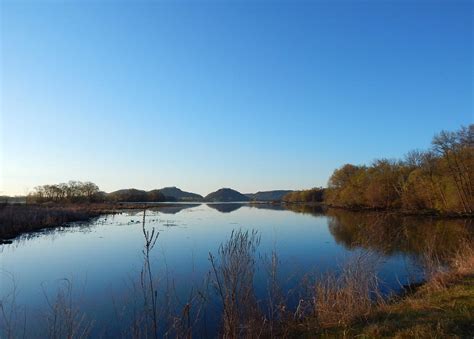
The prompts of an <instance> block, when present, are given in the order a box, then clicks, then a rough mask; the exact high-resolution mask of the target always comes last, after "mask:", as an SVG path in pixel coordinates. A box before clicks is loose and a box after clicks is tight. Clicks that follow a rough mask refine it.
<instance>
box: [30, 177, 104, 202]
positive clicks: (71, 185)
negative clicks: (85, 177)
mask: <svg viewBox="0 0 474 339" xmlns="http://www.w3.org/2000/svg"><path fill="white" fill-rule="evenodd" d="M98 199H99V187H98V186H97V185H96V184H94V183H93V182H90V181H86V182H82V181H72V180H71V181H69V182H67V183H60V184H57V185H42V186H36V187H35V188H34V191H33V192H31V193H30V194H28V196H27V197H26V202H27V203H44V202H93V201H96V200H98Z"/></svg>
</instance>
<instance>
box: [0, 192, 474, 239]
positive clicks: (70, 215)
mask: <svg viewBox="0 0 474 339" xmlns="http://www.w3.org/2000/svg"><path fill="white" fill-rule="evenodd" d="M208 203H209V204H219V203H218V202H187V201H183V202H166V203H163V202H146V203H144V202H105V203H104V202H101V203H80V204H78V203H66V204H8V205H2V206H0V245H1V244H4V243H10V242H11V240H13V239H15V238H16V237H18V236H20V235H22V234H26V233H32V232H37V231H40V230H43V229H49V228H55V227H60V226H64V225H65V224H67V223H70V222H81V221H89V220H91V219H92V218H95V217H98V216H100V215H103V214H116V213H121V212H122V211H125V210H134V209H151V208H157V209H159V208H166V207H173V206H183V205H186V204H189V205H199V204H208ZM232 203H234V204H247V205H249V206H257V205H269V206H282V207H283V208H288V209H290V210H291V207H292V206H293V207H313V208H321V209H323V210H327V209H339V210H346V211H351V212H356V213H370V212H371V213H383V214H387V215H391V214H392V215H400V216H407V217H408V216H412V217H431V218H439V219H472V218H474V215H469V214H468V215H464V214H461V215H460V214H439V213H433V212H432V211H420V212H418V213H415V212H413V211H401V210H380V209H368V208H364V209H361V208H357V209H355V208H347V207H341V206H332V205H327V204H324V203H320V202H315V203H301V202H291V203H289V202H275V201H268V202H267V201H248V202H223V203H222V204H232Z"/></svg>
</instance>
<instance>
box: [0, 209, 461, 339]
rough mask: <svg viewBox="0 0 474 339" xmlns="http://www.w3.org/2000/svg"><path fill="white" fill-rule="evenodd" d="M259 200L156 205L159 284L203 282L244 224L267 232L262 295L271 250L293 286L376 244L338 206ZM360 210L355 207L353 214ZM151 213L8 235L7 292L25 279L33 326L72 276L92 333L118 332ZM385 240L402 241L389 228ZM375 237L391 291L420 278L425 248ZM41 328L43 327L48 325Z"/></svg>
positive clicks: (21, 290) (20, 289) (180, 288)
mask: <svg viewBox="0 0 474 339" xmlns="http://www.w3.org/2000/svg"><path fill="white" fill-rule="evenodd" d="M259 207H260V208H255V207H252V206H250V205H234V204H226V205H206V204H197V205H182V206H178V207H173V206H165V207H164V208H163V209H158V210H147V211H146V223H145V227H146V229H147V230H152V229H153V228H155V229H156V231H159V236H158V240H157V243H156V246H155V248H154V249H153V251H152V253H151V261H152V270H153V274H154V276H155V277H156V279H157V286H158V288H162V289H167V290H171V288H170V286H172V290H173V293H174V295H176V296H179V297H180V298H185V297H186V295H188V293H189V290H190V288H191V287H195V288H197V287H198V286H202V285H203V281H204V278H205V276H206V274H207V273H209V271H210V262H209V253H213V254H217V252H218V248H219V246H220V244H221V243H223V242H225V241H226V240H227V239H228V238H229V236H230V234H231V232H232V230H236V229H243V230H253V229H254V230H257V231H258V234H259V236H260V237H261V242H260V245H259V247H258V249H257V253H256V260H257V272H256V278H255V284H256V291H257V297H264V296H265V295H266V275H265V269H264V268H265V264H264V262H265V258H268V257H269V256H270V255H271V253H272V251H275V252H276V253H277V254H278V258H279V260H280V266H279V276H280V283H281V285H282V287H283V289H284V290H288V289H291V288H294V287H295V285H296V284H297V282H298V281H299V280H300V279H301V277H303V276H304V275H306V274H308V273H313V274H316V275H317V274H319V273H323V272H326V271H331V270H337V268H338V267H339V265H340V264H341V263H343V262H344V261H345V260H347V258H348V257H350V256H351V255H353V254H354V253H356V252H360V251H361V250H362V249H365V250H367V249H368V250H374V249H371V248H370V247H371V245H370V244H368V245H364V246H358V244H351V243H350V242H348V241H347V239H345V238H343V237H341V236H339V238H337V237H335V235H334V234H333V233H335V231H334V223H335V222H336V223H337V222H338V216H337V214H336V215H331V216H328V215H326V214H323V213H319V212H310V213H299V212H293V211H291V210H285V209H281V208H274V207H270V206H269V208H262V207H265V206H259ZM351 218H352V217H351V215H348V216H347V215H346V220H349V223H350V220H352V219H351ZM142 219H143V211H128V212H123V213H121V214H116V215H104V216H101V217H99V218H97V219H95V220H93V221H91V222H88V223H80V224H74V225H71V226H69V227H62V228H58V229H55V230H53V231H51V230H49V231H45V232H41V233H36V234H33V235H27V236H22V237H20V238H18V239H16V240H15V241H14V242H13V243H12V244H9V245H3V246H2V247H1V249H0V251H1V252H0V253H1V254H0V255H1V270H2V272H1V274H2V278H1V286H0V292H1V294H0V295H2V296H5V295H8V293H11V291H12V290H13V287H15V288H16V300H15V305H16V307H17V308H20V309H21V310H23V311H24V310H26V314H27V315H28V317H27V318H28V328H29V330H32V329H34V328H36V327H38V328H39V327H41V326H42V323H44V321H43V320H42V316H44V315H45V314H47V311H45V310H47V308H48V304H47V300H46V299H47V298H49V299H50V300H53V299H54V297H55V296H56V294H57V290H58V287H59V286H61V284H64V279H68V281H69V282H70V283H71V285H72V291H73V292H72V295H73V297H74V303H75V304H77V305H78V307H79V308H80V310H81V312H84V313H85V314H87V316H88V318H90V319H92V318H93V319H95V320H94V325H93V328H94V331H95V332H93V333H95V334H101V335H104V336H115V335H117V333H118V331H119V330H120V326H119V324H120V323H121V322H122V321H120V320H119V319H120V316H118V315H117V313H118V311H117V309H123V308H124V307H125V306H124V305H129V304H130V302H131V300H133V298H137V296H136V291H134V288H133V286H137V284H139V281H140V272H141V270H142V267H143V252H142V251H143V245H144V236H143V231H142ZM358 222H359V221H358ZM412 223H413V222H412ZM331 224H332V225H333V226H331V227H330V225H331ZM341 225H342V226H338V227H340V228H341V229H342V231H344V232H345V231H346V228H345V227H346V226H345V225H343V224H341ZM349 228H350V227H349ZM425 228H426V227H425ZM412 229H416V225H414V226H413V227H412ZM331 230H333V231H331ZM456 232H457V231H456ZM361 234H364V232H363V231H361ZM456 234H457V233H456ZM351 236H352V233H351ZM359 236H360V234H359ZM349 238H350V237H349ZM421 238H423V235H422V236H421ZM378 241H379V242H380V239H378ZM381 241H385V242H387V244H389V245H390V244H391V243H393V240H392V239H389V238H386V239H382V240H381ZM401 243H402V244H405V243H406V241H405V242H403V241H402V242H401ZM376 247H378V245H374V248H375V252H376V253H378V255H379V256H380V258H379V265H378V266H377V271H378V274H379V277H380V278H381V280H382V281H383V286H382V288H383V289H384V291H386V292H387V291H390V290H392V289H393V290H397V289H399V288H400V286H401V284H405V283H408V282H410V281H412V280H413V279H415V280H416V279H420V269H419V263H418V260H417V253H416V250H414V251H411V247H410V246H409V245H407V246H405V245H400V248H391V249H390V250H389V251H381V250H380V249H377V248H376ZM402 247H403V248H402ZM210 317H211V319H212V322H213V323H216V322H217V319H218V318H217V316H216V315H214V316H210ZM122 325H123V324H122ZM214 326H215V327H216V326H217V325H216V324H215V325H214ZM101 331H102V332H101ZM32 333H33V334H37V335H38V336H41V335H40V333H43V332H37V331H36V330H34V331H33V332H32ZM33 336H34V335H33Z"/></svg>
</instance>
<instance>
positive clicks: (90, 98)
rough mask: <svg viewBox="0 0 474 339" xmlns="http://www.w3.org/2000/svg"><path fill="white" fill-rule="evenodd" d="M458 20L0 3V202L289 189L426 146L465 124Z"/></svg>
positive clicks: (469, 101)
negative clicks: (94, 194)
mask: <svg viewBox="0 0 474 339" xmlns="http://www.w3.org/2000/svg"><path fill="white" fill-rule="evenodd" d="M473 10H474V5H473V2H472V1H439V2H437V1H418V2H417V1H363V2H361V1H314V2H310V1H305V2H303V1H288V2H277V1H255V2H252V1H233V2H224V1H205V2H196V1H192V2H185V1H177V2H172V1H167V2H161V1H153V2H152V1H122V2H119V1H66V2H60V1H1V17H0V19H1V55H0V58H1V69H0V71H1V74H0V75H1V77H0V78H1V84H0V86H1V88H0V94H1V103H0V104H1V107H0V108H1V120H0V121H1V123H0V133H1V134H0V138H1V139H0V142H1V144H0V146H1V148H0V151H1V153H0V161H1V167H0V171H1V172H0V175H1V176H0V178H1V179H0V191H3V193H7V194H25V193H26V192H28V191H29V190H31V189H33V187H34V186H36V185H40V184H47V183H58V182H64V181H68V180H70V179H76V180H90V181H93V182H95V183H97V184H98V185H99V186H100V188H101V189H103V190H105V191H112V190H116V189H119V188H126V187H135V188H141V189H153V188H160V187H164V186H171V185H175V186H178V187H181V188H182V189H185V190H189V191H195V192H197V193H201V194H207V193H209V192H211V191H213V190H215V189H218V188H220V187H232V188H235V189H237V190H240V191H242V192H253V191H258V190H270V189H302V188H310V187H314V186H325V185H326V183H327V179H328V177H329V176H330V174H331V172H332V171H333V170H334V169H335V168H337V167H339V166H341V165H342V164H344V163H355V164H360V163H369V162H371V161H372V160H373V159H375V158H380V157H388V158H394V157H401V156H403V155H404V154H405V153H406V152H407V151H409V150H411V149H417V148H427V147H429V143H430V140H431V138H432V136H433V134H434V133H437V132H439V131H440V130H442V129H447V130H454V129H457V128H459V127H460V126H461V125H466V124H469V123H472V122H473V112H474V107H473ZM0 194H1V192H0Z"/></svg>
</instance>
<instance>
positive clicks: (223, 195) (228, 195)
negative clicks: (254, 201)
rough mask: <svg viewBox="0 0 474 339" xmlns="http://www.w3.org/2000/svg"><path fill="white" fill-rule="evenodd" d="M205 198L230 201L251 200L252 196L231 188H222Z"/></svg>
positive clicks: (206, 199) (207, 199)
mask: <svg viewBox="0 0 474 339" xmlns="http://www.w3.org/2000/svg"><path fill="white" fill-rule="evenodd" d="M204 200H205V201H221V202H229V201H249V200H250V198H249V197H247V196H246V195H243V194H242V193H240V192H237V191H236V190H233V189H231V188H221V189H220V190H217V191H215V192H212V193H210V194H208V195H207V196H206V197H205V198H204Z"/></svg>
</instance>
